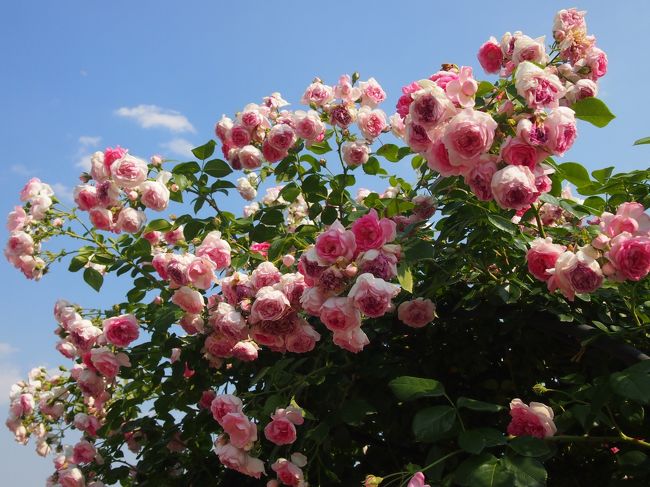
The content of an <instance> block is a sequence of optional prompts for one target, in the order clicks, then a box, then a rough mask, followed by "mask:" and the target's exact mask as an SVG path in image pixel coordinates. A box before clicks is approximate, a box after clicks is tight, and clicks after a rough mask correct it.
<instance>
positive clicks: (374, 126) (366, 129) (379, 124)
mask: <svg viewBox="0 0 650 487" xmlns="http://www.w3.org/2000/svg"><path fill="white" fill-rule="evenodd" d="M357 125H358V126H359V130H360V131H361V134H362V135H363V136H364V137H365V138H366V139H368V140H372V139H374V138H376V137H379V135H381V133H382V132H383V131H384V129H385V128H386V114H385V113H384V112H383V110H379V109H377V108H375V109H374V110H373V109H371V108H370V107H368V106H364V107H361V109H360V110H359V112H358V113H357Z"/></svg>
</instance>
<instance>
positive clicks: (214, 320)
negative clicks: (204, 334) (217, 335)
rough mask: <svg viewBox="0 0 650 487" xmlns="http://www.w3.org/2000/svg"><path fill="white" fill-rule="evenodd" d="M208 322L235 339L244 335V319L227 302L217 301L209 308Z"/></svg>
mask: <svg viewBox="0 0 650 487" xmlns="http://www.w3.org/2000/svg"><path fill="white" fill-rule="evenodd" d="M210 324H211V325H212V326H213V327H214V328H216V329H217V330H218V331H220V332H221V333H223V334H224V335H227V336H230V337H233V338H237V339H241V338H244V337H245V331H246V320H245V319H244V317H243V316H242V315H241V313H240V312H239V311H237V308H235V307H234V306H232V305H230V304H228V303H219V304H218V305H217V307H216V308H214V309H211V310H210Z"/></svg>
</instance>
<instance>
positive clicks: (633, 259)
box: [605, 232, 650, 281]
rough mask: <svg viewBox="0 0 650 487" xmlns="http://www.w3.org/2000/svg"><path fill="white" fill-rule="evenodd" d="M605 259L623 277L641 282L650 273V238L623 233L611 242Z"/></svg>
mask: <svg viewBox="0 0 650 487" xmlns="http://www.w3.org/2000/svg"><path fill="white" fill-rule="evenodd" d="M605 257H607V258H608V259H609V261H610V262H611V263H612V264H613V265H614V267H615V268H616V270H617V271H618V272H620V274H621V275H622V276H623V277H625V278H626V279H630V280H632V281H639V280H641V279H643V278H644V277H645V276H647V275H648V273H650V237H647V236H636V237H633V236H632V235H630V234H629V233H628V232H623V233H621V234H619V235H617V236H616V237H614V238H613V239H612V240H611V248H610V250H609V252H607V253H606V254H605Z"/></svg>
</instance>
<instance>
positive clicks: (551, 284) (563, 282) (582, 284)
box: [547, 246, 603, 301]
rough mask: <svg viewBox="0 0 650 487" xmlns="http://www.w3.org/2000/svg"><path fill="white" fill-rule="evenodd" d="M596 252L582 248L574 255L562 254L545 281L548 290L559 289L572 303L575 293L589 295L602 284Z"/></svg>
mask: <svg viewBox="0 0 650 487" xmlns="http://www.w3.org/2000/svg"><path fill="white" fill-rule="evenodd" d="M597 256H598V254H597V252H596V251H595V250H594V249H593V248H592V247H591V246H585V247H582V248H581V249H580V250H579V251H578V252H576V253H575V254H574V253H573V252H570V251H566V252H564V253H563V254H562V255H560V256H559V257H558V259H557V261H556V262H555V268H554V269H552V270H551V271H550V274H552V275H551V278H550V279H549V280H548V281H547V286H548V290H549V291H551V292H553V291H555V290H556V289H559V290H560V291H561V292H562V294H564V296H565V297H566V298H567V299H568V300H569V301H573V299H574V296H575V294H576V293H591V292H593V291H595V290H596V289H598V288H599V287H600V286H601V284H602V283H603V272H602V270H601V269H600V265H599V264H598V261H597V260H596V257H597Z"/></svg>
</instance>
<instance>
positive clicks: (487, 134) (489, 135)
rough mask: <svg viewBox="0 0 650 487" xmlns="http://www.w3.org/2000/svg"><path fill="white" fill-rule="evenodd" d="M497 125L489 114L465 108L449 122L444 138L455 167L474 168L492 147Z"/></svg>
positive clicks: (450, 159)
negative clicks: (476, 162)
mask: <svg viewBox="0 0 650 487" xmlns="http://www.w3.org/2000/svg"><path fill="white" fill-rule="evenodd" d="M496 128H497V123H496V122H495V121H494V119H493V118H492V117H491V116H490V115H488V114H487V113H483V112H479V111H476V110H473V109H471V108H465V109H464V110H462V111H460V112H459V113H458V115H456V116H455V117H454V118H452V119H451V120H450V121H449V124H448V125H447V127H446V128H445V132H444V135H443V138H442V141H443V143H444V144H445V147H446V148H447V150H448V151H449V162H450V163H451V165H453V166H468V165H469V166H470V167H473V165H474V164H473V163H472V162H473V161H474V160H476V158H478V156H480V155H481V154H483V153H485V152H487V151H488V150H489V149H490V147H491V146H492V141H493V140H494V133H495V130H496Z"/></svg>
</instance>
